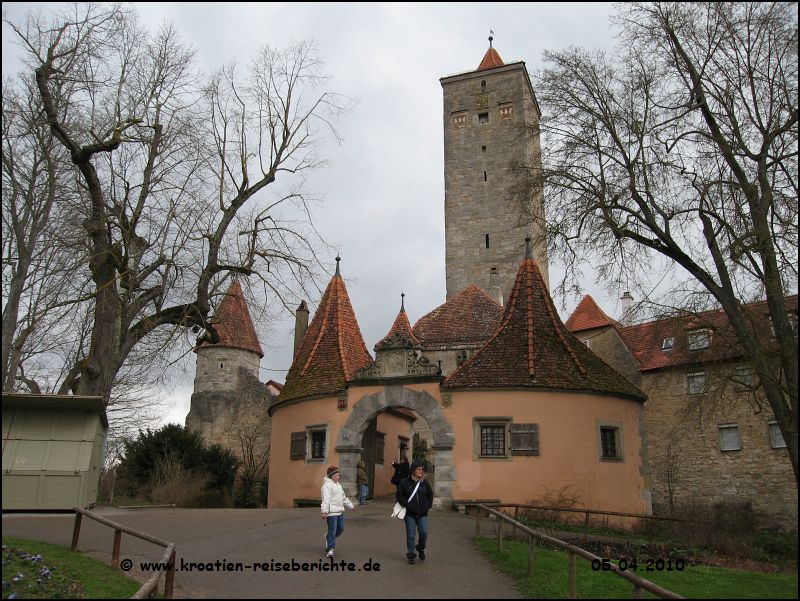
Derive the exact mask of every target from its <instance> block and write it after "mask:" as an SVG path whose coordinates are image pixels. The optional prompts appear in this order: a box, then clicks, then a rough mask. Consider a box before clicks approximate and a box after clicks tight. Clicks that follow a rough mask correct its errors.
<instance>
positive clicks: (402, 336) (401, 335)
mask: <svg viewBox="0 0 800 601" xmlns="http://www.w3.org/2000/svg"><path fill="white" fill-rule="evenodd" d="M401 341H402V342H407V343H410V345H411V346H419V345H420V344H421V343H420V341H419V339H418V338H417V337H416V336H414V332H413V331H412V330H411V324H410V323H409V322H408V316H407V315H406V310H405V307H401V308H400V312H399V313H398V314H397V317H396V318H395V320H394V323H393V324H392V328H391V329H390V330H389V333H388V334H386V336H384V337H383V338H381V340H380V342H378V344H376V345H375V350H376V351H377V350H379V349H382V348H383V347H386V346H396V345H397V343H398V342H401Z"/></svg>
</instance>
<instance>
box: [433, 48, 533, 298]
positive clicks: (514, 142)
mask: <svg viewBox="0 0 800 601" xmlns="http://www.w3.org/2000/svg"><path fill="white" fill-rule="evenodd" d="M490 41H491V38H490ZM440 82H441V84H442V91H443V95H444V179H445V240H446V242H445V244H446V248H445V255H446V257H445V260H446V278H447V282H446V284H447V299H448V300H449V299H451V298H452V297H454V296H455V295H456V294H458V293H459V292H461V291H462V290H463V289H464V288H466V287H467V286H468V285H469V284H476V285H478V286H480V287H481V288H483V289H484V290H485V291H487V292H488V293H489V294H490V296H492V298H495V299H496V300H499V301H500V302H501V304H502V300H501V295H503V296H505V297H506V298H507V296H508V293H509V291H510V289H511V285H512V284H513V282H514V276H515V275H516V266H517V261H518V260H519V257H520V256H522V254H523V252H524V250H525V249H524V244H523V240H524V239H525V238H526V236H532V238H533V240H534V241H535V242H536V244H535V248H534V258H535V259H536V261H537V263H538V264H539V266H540V268H541V270H542V276H543V277H544V280H545V283H547V282H548V275H547V254H546V245H545V244H544V242H543V237H542V236H541V233H542V232H541V230H540V229H539V226H538V225H536V220H535V219H534V217H536V218H539V220H540V221H539V222H540V223H541V217H542V216H543V214H544V200H543V196H542V194H541V193H539V194H537V195H532V194H529V193H522V192H520V191H519V190H517V187H518V186H519V184H520V183H521V181H523V178H524V177H525V176H524V175H523V174H524V173H526V170H525V169H521V170H515V169H514V168H513V167H514V165H517V166H525V167H529V168H530V167H533V168H537V167H539V168H540V167H541V149H540V144H539V133H538V124H539V115H540V111H539V106H538V104H537V102H536V97H535V95H534V93H533V87H532V86H531V82H530V78H529V77H528V72H527V70H526V68H525V63H524V62H515V63H510V64H508V65H506V64H505V63H503V61H502V59H501V58H500V55H499V54H498V53H497V51H496V50H495V49H494V48H492V47H490V48H489V50H488V51H487V52H486V55H485V56H484V58H483V60H482V61H481V64H480V66H479V67H478V69H477V70H475V71H469V72H466V73H461V74H457V75H451V76H448V77H443V78H442V79H441V80H440ZM548 286H549V284H548Z"/></svg>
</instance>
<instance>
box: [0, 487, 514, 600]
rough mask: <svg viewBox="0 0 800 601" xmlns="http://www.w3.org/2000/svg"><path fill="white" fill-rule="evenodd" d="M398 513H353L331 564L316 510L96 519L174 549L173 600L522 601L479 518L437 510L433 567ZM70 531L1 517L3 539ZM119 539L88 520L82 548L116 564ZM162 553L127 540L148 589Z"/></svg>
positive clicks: (107, 513) (52, 522)
mask: <svg viewBox="0 0 800 601" xmlns="http://www.w3.org/2000/svg"><path fill="white" fill-rule="evenodd" d="M392 505H393V500H392V501H390V500H388V499H384V500H378V501H374V502H371V503H370V504H368V505H365V506H360V507H358V508H357V511H356V512H350V511H348V512H347V513H346V527H345V531H344V533H343V534H342V536H341V537H339V538H338V539H337V546H336V557H335V558H334V560H333V565H332V563H331V561H330V560H326V559H325V558H324V540H323V538H324V532H325V527H324V522H323V520H322V519H321V518H320V514H319V509H318V508H307V509H115V508H100V509H98V510H97V513H99V514H100V515H102V516H104V517H106V518H108V519H110V520H112V521H115V522H117V523H120V524H124V525H126V526H129V527H131V528H135V529H137V530H140V531H143V532H146V533H148V534H152V535H154V536H157V537H159V538H162V539H166V540H168V541H171V542H174V543H176V544H177V552H178V554H177V559H176V568H177V570H178V571H177V573H176V574H175V586H176V590H175V596H176V597H184V598H197V599H204V598H241V599H274V598H280V599H302V598H333V599H340V598H348V599H365V598H378V599H394V598H404V599H419V598H434V597H435V598H442V599H447V598H450V599H454V598H461V599H508V598H520V595H519V593H518V592H517V590H516V587H515V586H514V583H513V581H512V580H511V579H510V578H508V577H507V576H505V575H503V574H501V573H499V572H497V571H496V570H495V569H494V568H493V567H492V565H491V563H490V562H489V561H488V560H487V559H486V558H485V557H484V556H483V555H482V554H481V553H480V552H479V551H477V550H476V549H475V548H474V546H473V543H472V538H473V535H474V532H475V521H474V519H473V518H468V517H465V516H462V515H459V514H458V513H456V512H453V511H444V510H434V511H432V512H431V514H430V516H429V528H430V534H429V537H428V548H427V551H426V555H427V559H426V561H420V560H419V559H418V560H417V563H416V564H415V565H409V564H408V563H406V557H405V526H404V525H403V522H402V521H400V520H396V519H392V518H390V517H389V515H390V513H391V507H392ZM73 523H74V516H73V515H68V514H60V515H58V514H3V535H6V536H17V537H23V538H32V539H36V540H42V541H47V542H52V543H56V544H59V545H65V546H69V545H70V542H71V540H72V527H73ZM113 539H114V535H113V530H112V529H111V528H109V527H107V526H103V525H101V524H98V523H97V522H94V521H92V520H89V519H87V518H84V519H83V525H82V527H81V536H80V542H79V545H78V548H79V549H80V550H81V551H84V552H86V553H88V554H89V555H90V556H92V557H95V558H97V559H101V560H103V561H106V562H110V561H111V547H112V543H113ZM162 554H163V549H162V548H161V547H158V546H156V545H154V544H152V543H148V542H145V541H141V540H139V539H137V538H134V537H132V536H129V535H127V534H124V535H123V537H122V550H121V555H120V557H121V559H123V560H125V559H128V560H130V562H131V563H132V565H133V568H132V569H131V571H130V572H129V573H130V575H131V576H133V577H134V578H137V579H138V580H140V581H142V582H143V581H144V580H146V578H147V577H148V576H149V574H148V573H147V570H143V569H142V565H141V564H142V562H150V561H159V560H160V558H161V555H162ZM304 564H305V565H304ZM126 565H127V562H126ZM325 566H327V567H325ZM287 568H288V569H287ZM324 570H327V571H324ZM161 586H163V584H162V585H161ZM160 590H161V591H163V588H160Z"/></svg>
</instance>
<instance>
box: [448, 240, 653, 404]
mask: <svg viewBox="0 0 800 601" xmlns="http://www.w3.org/2000/svg"><path fill="white" fill-rule="evenodd" d="M442 387H443V388H449V389H453V388H480V389H485V388H530V389H548V390H553V389H555V390H570V391H576V392H595V393H603V394H613V395H616V396H623V397H627V398H631V399H635V400H637V401H644V400H645V399H646V397H645V395H644V393H642V392H641V391H640V390H639V389H638V388H636V387H635V386H634V385H633V384H631V383H630V382H628V380H627V379H625V377H624V376H622V375H621V374H620V373H618V372H617V371H615V370H614V369H612V368H611V367H610V366H608V365H607V364H606V363H604V362H603V361H602V360H601V359H600V358H599V357H597V355H595V354H594V353H592V352H591V351H590V350H589V349H588V348H586V346H585V345H584V344H583V343H582V342H580V341H579V340H578V339H577V338H575V336H573V335H572V333H571V332H570V331H569V330H568V329H567V328H566V326H564V324H563V323H562V322H561V319H560V318H559V317H558V312H557V311H556V308H555V306H554V305H553V301H552V299H551V298H550V294H549V293H548V292H547V287H546V286H545V283H544V280H543V279H542V275H541V273H540V272H539V268H538V267H537V265H536V262H535V261H534V260H533V259H532V258H530V256H527V257H526V258H525V259H523V261H522V263H521V264H520V267H519V271H518V272H517V277H516V280H515V282H514V287H513V288H512V290H511V294H510V296H509V300H508V304H507V305H506V309H505V312H504V314H503V318H502V322H501V323H500V327H499V328H498V329H497V331H496V332H495V333H494V335H493V336H492V338H491V339H490V340H489V341H488V342H487V343H486V345H485V346H484V347H483V348H481V349H480V350H479V351H478V352H477V353H476V354H475V355H474V356H473V357H472V358H470V359H469V360H468V361H466V362H465V363H464V364H462V365H461V366H460V367H459V368H458V369H456V370H455V371H454V372H453V373H451V374H450V375H449V376H448V377H447V378H445V380H444V382H443V383H442Z"/></svg>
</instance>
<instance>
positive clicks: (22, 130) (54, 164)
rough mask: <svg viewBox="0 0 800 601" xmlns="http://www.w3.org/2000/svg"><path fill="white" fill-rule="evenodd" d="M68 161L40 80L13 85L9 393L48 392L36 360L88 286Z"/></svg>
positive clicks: (8, 87) (7, 155)
mask: <svg viewBox="0 0 800 601" xmlns="http://www.w3.org/2000/svg"><path fill="white" fill-rule="evenodd" d="M65 158H66V153H65V152H64V150H63V148H62V147H61V145H60V144H58V142H56V141H55V140H54V139H53V136H52V134H51V133H50V128H49V127H48V125H47V122H46V120H45V119H44V117H43V114H42V104H41V101H40V99H39V93H38V90H37V89H36V85H35V82H34V81H33V78H30V77H29V78H20V79H18V80H17V81H6V82H5V84H4V86H3V142H2V177H3V239H2V245H3V344H2V385H3V390H13V389H16V388H17V387H18V386H19V385H21V387H23V388H24V387H27V388H28V389H30V390H31V391H32V392H39V391H40V390H41V388H42V383H41V382H40V381H39V378H38V377H37V373H36V372H37V371H38V370H37V368H36V366H34V365H32V363H33V362H34V361H32V358H33V357H36V356H37V355H41V354H46V353H48V352H50V351H52V350H53V348H52V347H53V345H58V341H56V340H55V339H54V338H53V337H52V336H48V332H50V331H52V329H53V328H55V327H57V324H58V322H60V321H62V320H63V319H65V318H68V316H69V315H70V314H71V313H73V311H74V304H75V303H76V302H78V300H80V299H81V296H83V295H82V293H81V291H80V288H81V286H82V284H83V283H85V282H87V281H88V277H87V275H88V274H85V273H81V269H80V268H81V263H82V262H83V261H82V259H84V253H82V252H81V248H80V245H79V244H78V245H77V246H76V245H75V240H74V238H72V239H70V236H69V233H68V231H69V230H68V228H65V227H64V225H65V221H64V213H65V211H64V207H66V206H69V204H70V202H71V201H72V200H74V196H75V192H74V187H73V186H71V182H70V177H69V175H68V170H67V169H66V168H65ZM57 199H58V200H59V201H60V202H59V203H58V204H57V203H56V200H57ZM67 240H69V242H67ZM84 300H85V299H84ZM26 368H27V374H26V373H25V371H26Z"/></svg>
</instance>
